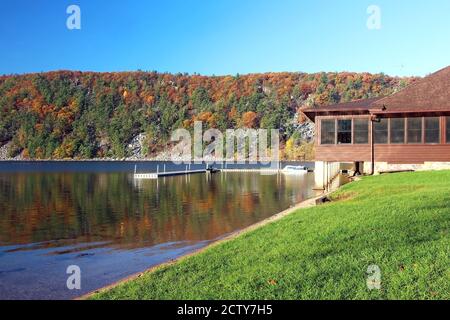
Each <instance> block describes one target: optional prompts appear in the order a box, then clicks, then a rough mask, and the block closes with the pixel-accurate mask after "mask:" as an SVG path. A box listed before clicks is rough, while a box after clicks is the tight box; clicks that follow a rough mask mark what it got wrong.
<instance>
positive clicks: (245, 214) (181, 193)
mask: <svg viewBox="0 0 450 320" xmlns="http://www.w3.org/2000/svg"><path fill="white" fill-rule="evenodd" d="M137 164H138V170H139V171H141V172H151V171H155V170H156V166H158V165H159V167H160V170H162V168H163V166H164V163H137ZM134 165H135V163H131V162H127V163H121V162H110V163H104V162H71V163H62V162H40V163H9V162H4V163H0V299H69V298H74V297H77V296H80V295H82V294H84V293H87V292H90V291H92V290H95V289H98V288H100V287H103V286H106V285H108V284H111V283H112V282H114V281H117V280H120V279H122V278H124V277H127V276H129V275H132V274H134V273H137V272H140V271H143V270H145V269H147V268H149V267H151V266H153V265H156V264H159V263H162V262H165V261H168V260H171V259H174V258H177V257H179V256H182V255H184V254H186V253H189V252H192V251H193V250H196V249H199V248H201V247H204V246H205V245H207V244H209V243H211V242H212V241H215V240H217V239H220V238H222V237H224V236H226V235H228V234H230V233H233V232H235V231H237V230H240V229H242V228H245V227H247V226H249V225H252V224H254V223H256V222H258V221H261V220H263V219H266V218H268V217H270V216H272V215H274V214H276V213H278V212H280V211H282V210H285V209H287V208H289V207H291V206H292V205H294V204H296V203H298V202H300V201H302V200H304V199H307V198H310V197H312V196H313V195H314V193H313V191H312V186H313V182H314V177H313V174H307V175H304V176H285V175H260V174H259V173H217V174H213V175H209V174H194V175H189V176H176V177H166V178H160V179H159V180H145V181H134V180H133V176H132V174H131V173H132V170H133V169H134ZM199 167H200V166H199ZM201 167H203V166H201ZM194 168H195V167H194V166H193V167H192V169H194ZM176 169H180V168H177V167H176V166H174V165H172V164H166V170H176ZM70 265H77V266H79V267H80V268H81V290H73V291H71V290H69V289H67V286H66V281H67V278H68V277H69V275H68V274H66V270H67V267H68V266H70Z"/></svg>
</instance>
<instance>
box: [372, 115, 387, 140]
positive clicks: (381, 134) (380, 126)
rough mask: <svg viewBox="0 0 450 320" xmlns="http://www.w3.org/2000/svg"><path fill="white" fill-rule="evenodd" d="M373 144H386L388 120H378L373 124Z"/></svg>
mask: <svg viewBox="0 0 450 320" xmlns="http://www.w3.org/2000/svg"><path fill="white" fill-rule="evenodd" d="M373 126H374V127H373V130H374V135H375V136H374V142H375V143H378V144H385V143H388V119H380V120H379V122H378V121H375V122H374V123H373Z"/></svg>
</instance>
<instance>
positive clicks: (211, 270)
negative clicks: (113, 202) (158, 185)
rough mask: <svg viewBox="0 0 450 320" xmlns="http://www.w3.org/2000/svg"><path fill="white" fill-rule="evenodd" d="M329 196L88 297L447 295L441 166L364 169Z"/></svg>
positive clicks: (449, 196) (448, 181) (449, 214)
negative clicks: (371, 274) (377, 278)
mask: <svg viewBox="0 0 450 320" xmlns="http://www.w3.org/2000/svg"><path fill="white" fill-rule="evenodd" d="M332 198H333V199H334V201H333V202H331V203H329V204H326V205H322V206H319V207H314V208H310V209H304V210H299V211H298V212H296V213H293V214H292V215H289V216H287V217H285V218H283V219H281V220H279V221H277V222H275V223H272V224H269V225H266V226H264V227H262V228H260V229H257V230H255V231H252V232H249V233H247V234H244V235H242V236H240V237H238V238H236V239H234V240H231V241H229V242H226V243H223V244H220V245H218V246H215V247H212V248H210V249H207V250H206V251H205V252H203V253H201V254H198V255H196V256H193V257H190V258H187V259H185V260H182V261H181V262H179V263H176V264H174V265H172V266H166V267H162V268H160V269H158V270H157V271H155V272H152V273H146V274H145V275H143V276H142V277H140V278H138V279H137V280H133V281H130V282H127V283H124V284H121V285H119V286H118V287H116V288H114V289H112V290H109V291H106V292H102V293H99V294H96V295H95V296H93V297H92V298H93V299H449V298H450V271H449V266H450V258H449V256H450V247H449V246H450V241H449V234H448V232H449V224H450V172H449V171H442V172H420V173H401V174H392V175H385V176H376V177H366V178H364V179H363V180H362V181H359V182H355V183H352V184H349V185H346V186H344V187H343V188H342V189H340V190H339V191H338V192H336V193H334V194H333V196H332ZM372 264H376V265H378V266H379V267H380V269H381V281H382V284H381V290H372V291H370V290H368V288H367V285H366V278H367V274H366V271H367V268H368V266H369V265H372Z"/></svg>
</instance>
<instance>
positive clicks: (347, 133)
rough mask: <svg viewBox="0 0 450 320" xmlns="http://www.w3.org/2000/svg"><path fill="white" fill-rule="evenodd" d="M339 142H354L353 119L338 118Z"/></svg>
mask: <svg viewBox="0 0 450 320" xmlns="http://www.w3.org/2000/svg"><path fill="white" fill-rule="evenodd" d="M337 143H338V144H350V143H352V120H338V135H337Z"/></svg>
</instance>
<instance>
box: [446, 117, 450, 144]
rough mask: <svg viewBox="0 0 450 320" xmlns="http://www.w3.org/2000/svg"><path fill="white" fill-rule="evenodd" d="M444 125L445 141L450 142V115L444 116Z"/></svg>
mask: <svg viewBox="0 0 450 320" xmlns="http://www.w3.org/2000/svg"><path fill="white" fill-rule="evenodd" d="M445 127H446V130H447V131H446V132H447V133H446V140H445V141H446V142H447V143H450V117H447V118H446V125H445Z"/></svg>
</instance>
